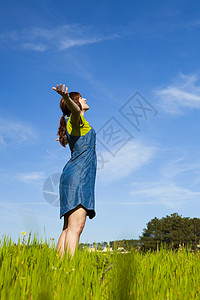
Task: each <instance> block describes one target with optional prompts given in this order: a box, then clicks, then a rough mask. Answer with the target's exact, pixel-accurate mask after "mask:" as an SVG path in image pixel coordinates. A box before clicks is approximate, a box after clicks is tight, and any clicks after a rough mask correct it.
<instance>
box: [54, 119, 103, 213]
mask: <svg viewBox="0 0 200 300" xmlns="http://www.w3.org/2000/svg"><path fill="white" fill-rule="evenodd" d="M80 117H81V119H82V123H83V124H81V125H80V126H79V125H76V124H74V123H72V121H71V117H69V118H68V120H67V126H66V133H67V141H68V145H69V147H70V150H71V158H70V160H69V161H68V162H67V163H66V165H65V166H64V168H63V171H62V174H61V176H60V185H59V192H60V219H61V218H62V216H63V215H64V214H66V213H67V212H69V211H70V210H72V209H74V208H76V207H77V206H78V205H80V204H81V205H83V206H84V208H85V209H86V211H87V215H88V216H89V218H90V219H92V218H94V216H95V215H96V213H95V179H96V169H97V156H96V149H95V145H96V132H95V130H94V128H93V127H92V126H90V124H89V123H88V122H87V121H86V119H85V118H84V117H83V116H82V115H81V114H80Z"/></svg>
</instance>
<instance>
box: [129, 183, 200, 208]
mask: <svg viewBox="0 0 200 300" xmlns="http://www.w3.org/2000/svg"><path fill="white" fill-rule="evenodd" d="M130 196H132V197H133V198H134V199H137V204H138V203H140V204H157V205H166V206H168V207H171V208H177V207H179V206H182V205H184V204H186V203H189V202H193V201H198V200H199V196H200V192H196V191H192V190H191V189H189V188H184V187H181V186H178V185H177V184H175V183H168V182H159V181H158V182H152V183H145V182H142V183H134V185H133V187H132V189H131V190H130ZM143 201H144V202H143ZM132 203H133V204H134V201H133V202H132Z"/></svg>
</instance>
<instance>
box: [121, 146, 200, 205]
mask: <svg viewBox="0 0 200 300" xmlns="http://www.w3.org/2000/svg"><path fill="white" fill-rule="evenodd" d="M171 150H172V149H171ZM172 152H173V151H172ZM163 161H165V162H163V164H162V165H158V167H157V168H156V169H154V173H155V174H157V176H156V177H157V180H155V179H154V181H151V179H150V180H149V181H148V182H147V181H145V182H142V181H141V182H136V181H135V182H132V183H131V184H130V186H129V188H130V190H129V195H130V196H131V197H132V199H133V202H132V201H130V202H129V204H133V205H135V204H140V205H145V204H149V205H151V204H152V205H165V206H168V207H171V208H177V207H182V206H184V205H185V204H188V203H193V202H195V201H199V197H200V189H199V179H200V172H199V169H200V161H199V160H197V159H195V157H194V158H193V160H191V158H190V157H189V155H188V157H187V155H186V153H184V155H180V156H179V157H177V158H174V157H173V158H172V157H170V158H169V159H167V160H163ZM127 204H128V203H127Z"/></svg>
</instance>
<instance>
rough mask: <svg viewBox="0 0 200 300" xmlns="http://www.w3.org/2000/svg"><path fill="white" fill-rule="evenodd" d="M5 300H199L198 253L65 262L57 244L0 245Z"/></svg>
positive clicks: (84, 256)
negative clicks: (57, 248)
mask: <svg viewBox="0 0 200 300" xmlns="http://www.w3.org/2000/svg"><path fill="white" fill-rule="evenodd" d="M0 299H2V300H8V299H29V300H30V299H59V300H60V299H76V300H78V299H89V300H90V299H95V300H99V299H109V300H112V299H113V300H114V299H115V300H118V299H119V300H123V299H124V300H127V299H137V300H138V299H139V300H140V299H141V300H143V299H145V300H148V299H149V300H152V299H155V300H156V299H161V300H162V299H166V300H169V299H170V300H171V299H172V300H173V299H181V300H182V299H200V264H199V252H196V253H194V252H190V251H189V250H188V249H186V248H184V247H182V248H181V249H180V250H178V251H177V252H175V251H172V250H167V249H164V248H161V249H160V250H158V251H157V252H155V253H151V252H147V253H145V254H144V253H141V252H139V251H136V250H132V251H131V252H129V253H117V250H116V249H115V251H114V252H113V253H111V252H110V251H107V252H106V253H104V252H100V251H97V249H96V251H94V252H89V251H88V250H87V249H83V250H81V249H77V250H76V252H75V255H74V257H73V258H71V257H70V256H68V255H65V256H64V257H63V258H62V259H61V258H60V256H59V254H58V253H57V251H56V246H55V242H54V241H53V240H51V241H47V239H41V240H40V241H39V239H38V237H37V236H35V235H34V236H33V238H32V239H31V234H29V235H28V236H27V237H26V235H23V236H22V237H21V238H19V240H18V242H17V243H14V242H12V240H11V238H9V237H8V236H3V237H2V239H1V240H0Z"/></svg>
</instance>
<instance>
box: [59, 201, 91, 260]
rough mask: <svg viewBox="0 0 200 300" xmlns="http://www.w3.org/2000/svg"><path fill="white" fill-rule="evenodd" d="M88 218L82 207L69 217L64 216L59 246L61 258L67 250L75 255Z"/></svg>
mask: <svg viewBox="0 0 200 300" xmlns="http://www.w3.org/2000/svg"><path fill="white" fill-rule="evenodd" d="M86 217H87V212H86V210H85V209H84V208H83V206H81V205H79V206H78V207H77V208H76V209H75V210H73V212H71V213H70V214H69V215H67V214H66V215H65V216H64V226H63V231H62V233H61V235H60V238H59V240H58V244H57V250H58V251H59V252H60V254H61V257H62V256H63V255H64V252H65V250H67V252H68V251H69V252H70V253H71V255H72V256H73V255H74V252H75V250H76V246H77V245H78V242H79V238H80V235H81V232H82V231H83V228H84V226H85V221H86Z"/></svg>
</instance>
